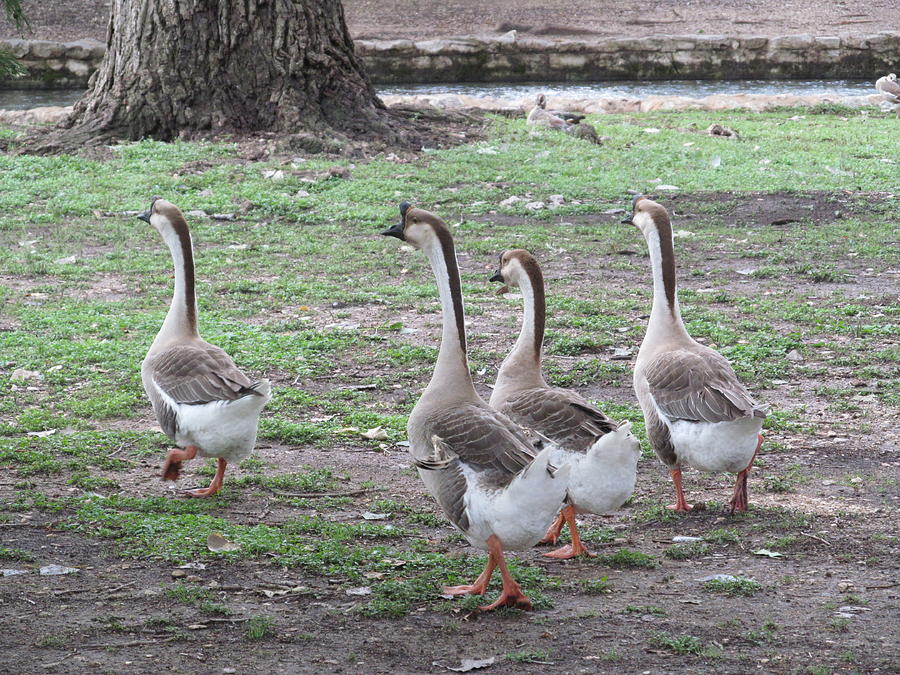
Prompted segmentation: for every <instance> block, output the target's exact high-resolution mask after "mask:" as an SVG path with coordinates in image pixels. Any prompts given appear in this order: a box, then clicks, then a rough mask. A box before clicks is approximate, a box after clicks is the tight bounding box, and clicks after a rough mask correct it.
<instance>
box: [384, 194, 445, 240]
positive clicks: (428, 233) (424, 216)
mask: <svg viewBox="0 0 900 675" xmlns="http://www.w3.org/2000/svg"><path fill="white" fill-rule="evenodd" d="M381 234H383V235H384V236H386V237H397V239H400V240H401V241H405V242H406V243H408V244H410V245H411V246H413V247H415V248H417V249H427V248H431V247H432V246H433V245H434V244H436V243H438V242H439V241H441V240H443V239H446V238H449V235H450V230H449V229H447V225H446V224H445V223H444V221H443V220H441V219H440V218H439V217H438V216H436V215H435V214H433V213H431V212H430V211H425V210H424V209H419V208H416V207H415V206H413V205H412V204H410V203H409V202H403V203H402V204H400V222H399V223H397V224H396V225H393V226H391V227H389V228H388V229H386V230H384V231H383V232H382V233H381Z"/></svg>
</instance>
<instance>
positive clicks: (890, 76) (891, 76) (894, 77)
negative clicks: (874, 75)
mask: <svg viewBox="0 0 900 675" xmlns="http://www.w3.org/2000/svg"><path fill="white" fill-rule="evenodd" d="M887 79H888V80H890V81H891V82H896V81H897V74H896V73H889V74H888V76H887Z"/></svg>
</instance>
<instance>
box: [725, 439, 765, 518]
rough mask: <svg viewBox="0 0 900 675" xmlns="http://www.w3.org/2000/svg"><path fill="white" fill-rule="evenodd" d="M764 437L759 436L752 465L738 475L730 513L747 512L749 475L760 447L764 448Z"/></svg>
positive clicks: (751, 459)
mask: <svg viewBox="0 0 900 675" xmlns="http://www.w3.org/2000/svg"><path fill="white" fill-rule="evenodd" d="M762 442H763V437H762V434H760V435H759V441H758V442H757V444H756V450H754V451H753V457H751V458H750V463H749V464H748V465H747V468H746V469H744V470H743V471H741V472H740V473H739V474H738V475H737V480H736V481H735V483H734V495H732V497H731V501H730V502H729V503H728V505H729V506H730V507H731V510H730V511H729V513H734V512H735V511H746V510H747V508H748V507H749V496H748V494H747V474H749V473H750V467H752V466H753V460H754V459H756V453H758V452H759V449H760V447H762Z"/></svg>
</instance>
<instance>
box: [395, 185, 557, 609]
mask: <svg viewBox="0 0 900 675" xmlns="http://www.w3.org/2000/svg"><path fill="white" fill-rule="evenodd" d="M400 215H401V220H400V223H399V224H397V225H394V226H393V227H391V228H390V229H388V230H385V231H384V232H382V234H384V235H388V236H392V237H397V238H398V239H401V240H402V241H405V242H408V243H409V244H411V245H412V246H414V247H415V248H417V249H419V250H421V251H422V252H423V253H424V254H425V255H426V256H427V257H428V260H429V261H430V263H431V267H432V270H433V272H434V276H435V280H436V281H437V286H438V293H439V296H440V300H441V309H442V314H443V329H442V333H441V348H440V351H439V352H438V357H437V362H436V363H435V367H434V373H433V375H432V377H431V381H430V382H429V383H428V386H427V387H426V388H425V390H424V391H423V392H422V396H421V397H420V398H419V400H418V402H417V403H416V405H415V407H414V408H413V410H412V413H411V414H410V416H409V423H408V425H407V434H408V437H409V444H410V446H409V449H410V453H411V454H412V456H413V462H414V464H415V465H416V467H417V468H418V470H419V475H420V476H421V477H422V480H423V481H424V483H425V485H426V486H427V488H428V490H429V491H430V492H431V494H432V495H433V496H434V497H435V499H436V500H437V502H438V504H440V506H441V508H442V509H443V511H444V513H445V514H446V515H447V518H448V519H449V520H450V522H452V523H453V524H454V525H455V526H456V527H457V528H458V529H459V530H460V531H461V532H462V533H463V535H464V536H465V537H466V539H467V540H468V541H469V543H471V544H472V545H473V546H477V547H479V548H482V549H486V550H487V551H488V561H487V566H486V567H485V569H484V572H483V573H482V574H481V576H479V577H478V579H477V580H476V581H475V582H474V583H473V584H467V585H463V586H452V587H446V588H444V592H445V593H449V594H451V595H467V594H473V595H482V594H484V593H485V592H486V590H487V587H488V583H489V582H490V579H491V575H492V573H493V571H494V569H495V568H496V567H499V568H500V574H501V575H502V577H503V590H502V592H501V594H500V597H499V598H497V600H495V601H494V602H492V603H491V604H489V605H485V606H484V607H482V608H481V609H483V610H491V609H494V608H496V607H501V606H509V607H520V608H523V609H530V608H531V601H530V600H528V598H527V597H526V596H525V594H524V593H523V592H522V590H521V588H520V587H519V585H518V584H517V583H516V582H515V580H514V579H513V578H512V576H510V574H509V570H508V569H507V567H506V563H505V561H504V557H503V551H504V550H524V549H527V548H529V547H531V546H533V545H534V544H536V543H537V542H538V540H540V538H541V536H542V535H543V534H544V533H545V532H546V530H547V527H548V525H550V523H551V522H552V521H553V518H554V517H555V516H556V514H557V513H558V511H559V509H560V507H561V506H562V504H563V500H564V499H565V496H566V485H567V482H568V476H569V469H568V467H562V468H560V469H556V470H555V471H554V470H553V468H552V467H551V466H550V464H549V458H550V453H551V451H552V448H549V447H548V448H545V449H543V450H541V451H540V452H537V451H536V450H535V447H534V446H533V445H532V444H531V442H530V441H529V439H528V438H527V436H525V434H524V432H523V431H522V430H521V428H519V427H517V426H516V425H515V424H513V423H512V422H511V421H510V420H509V419H508V418H507V417H505V416H504V415H502V414H500V413H499V412H497V411H496V410H493V409H492V408H490V407H489V406H488V405H487V404H486V403H485V402H484V401H483V400H482V399H481V397H480V396H479V395H478V394H477V393H476V391H475V387H474V385H473V384H472V377H471V375H470V374H469V366H468V362H467V358H466V333H465V327H464V315H463V300H462V291H461V289H460V277H459V268H458V266H457V262H456V252H455V249H454V245H453V238H452V236H451V235H450V230H449V229H448V228H447V226H446V225H445V224H444V221H443V220H441V219H440V218H439V217H438V216H436V215H434V214H433V213H429V212H428V211H424V210H422V209H418V208H415V207H413V206H410V205H409V204H408V203H406V202H404V203H403V204H401V205H400Z"/></svg>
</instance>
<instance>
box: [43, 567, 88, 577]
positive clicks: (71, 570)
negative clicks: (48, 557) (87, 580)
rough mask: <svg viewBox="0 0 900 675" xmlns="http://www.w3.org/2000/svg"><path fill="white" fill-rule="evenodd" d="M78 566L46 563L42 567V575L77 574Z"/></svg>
mask: <svg viewBox="0 0 900 675" xmlns="http://www.w3.org/2000/svg"><path fill="white" fill-rule="evenodd" d="M78 571H79V570H78V568H77V567H66V566H64V565H44V566H43V567H41V569H40V574H41V576H45V577H55V576H58V575H60V574H75V573H76V572H78Z"/></svg>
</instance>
